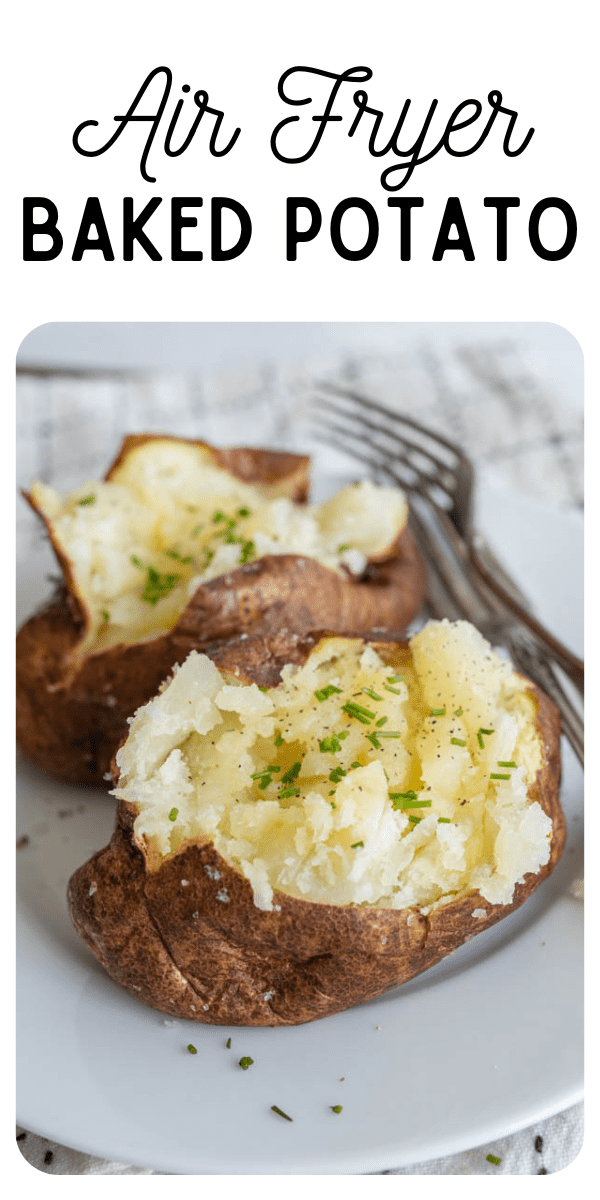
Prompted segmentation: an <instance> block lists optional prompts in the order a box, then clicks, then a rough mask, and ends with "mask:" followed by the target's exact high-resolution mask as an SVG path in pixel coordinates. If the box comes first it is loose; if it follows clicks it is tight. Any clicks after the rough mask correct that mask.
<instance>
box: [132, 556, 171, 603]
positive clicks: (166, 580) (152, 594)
mask: <svg viewBox="0 0 600 1200" xmlns="http://www.w3.org/2000/svg"><path fill="white" fill-rule="evenodd" d="M132 561H133V559H132ZM135 565H136V566H137V563H136V564H135ZM147 570H148V578H147V580H146V582H145V584H144V590H143V592H142V600H146V602H147V603H148V604H158V601H159V600H162V599H163V597H164V596H168V595H169V594H170V593H171V592H172V591H173V588H174V587H175V586H176V584H178V583H179V580H180V579H181V575H163V574H161V572H160V571H157V570H156V568H155V567H148V568H147Z"/></svg>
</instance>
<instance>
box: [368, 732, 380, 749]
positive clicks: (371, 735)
mask: <svg viewBox="0 0 600 1200" xmlns="http://www.w3.org/2000/svg"><path fill="white" fill-rule="evenodd" d="M367 741H368V742H370V743H371V745H372V746H374V747H375V749H376V750H381V742H380V741H379V738H378V737H377V734H376V733H368V734H367Z"/></svg>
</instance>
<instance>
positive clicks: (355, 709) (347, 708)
mask: <svg viewBox="0 0 600 1200" xmlns="http://www.w3.org/2000/svg"><path fill="white" fill-rule="evenodd" d="M342 712H345V713H348V716H349V717H354V718H355V720H356V721H360V722H361V724H362V725H369V724H370V723H371V721H374V720H375V717H376V716H377V713H373V712H371V710H370V709H369V708H363V706H362V704H355V703H354V701H353V700H347V701H346V703H345V704H342Z"/></svg>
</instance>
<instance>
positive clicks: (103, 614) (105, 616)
mask: <svg viewBox="0 0 600 1200" xmlns="http://www.w3.org/2000/svg"><path fill="white" fill-rule="evenodd" d="M100 616H101V617H102V620H103V621H110V614H109V613H107V611H106V609H105V608H103V609H102V612H101V614H100Z"/></svg>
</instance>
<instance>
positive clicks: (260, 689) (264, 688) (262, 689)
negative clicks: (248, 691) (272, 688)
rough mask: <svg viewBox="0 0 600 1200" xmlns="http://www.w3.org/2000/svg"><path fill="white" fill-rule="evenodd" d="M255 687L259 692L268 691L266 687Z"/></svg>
mask: <svg viewBox="0 0 600 1200" xmlns="http://www.w3.org/2000/svg"><path fill="white" fill-rule="evenodd" d="M257 686H258V690H259V692H268V690H269V689H268V687H261V686H260V684H258V685H257Z"/></svg>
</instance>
